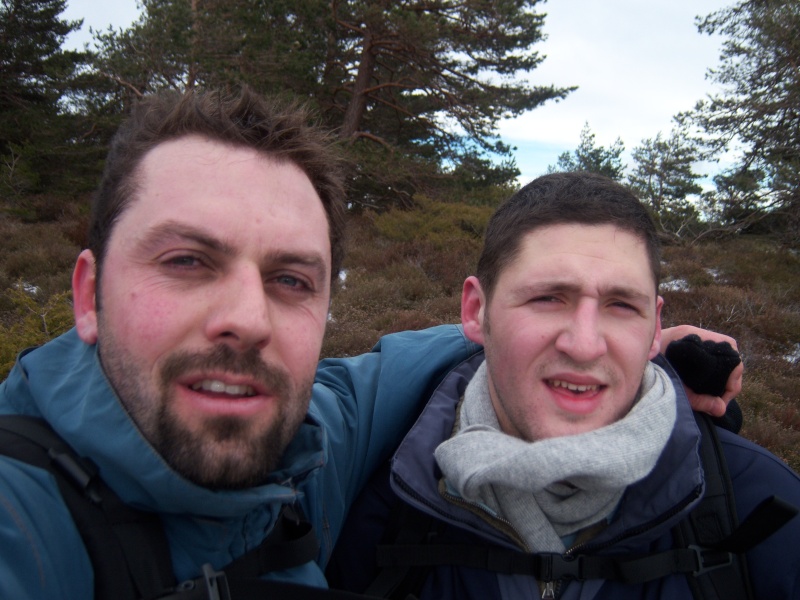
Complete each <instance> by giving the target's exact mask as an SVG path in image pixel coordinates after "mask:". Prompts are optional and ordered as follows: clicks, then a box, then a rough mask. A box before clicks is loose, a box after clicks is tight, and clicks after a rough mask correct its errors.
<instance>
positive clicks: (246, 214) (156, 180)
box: [112, 136, 330, 261]
mask: <svg viewBox="0 0 800 600" xmlns="http://www.w3.org/2000/svg"><path fill="white" fill-rule="evenodd" d="M134 179H135V190H134V193H133V197H132V199H131V202H130V204H129V205H128V206H127V207H126V209H125V210H124V212H123V213H122V215H121V216H120V219H119V221H118V223H117V225H116V226H115V228H114V231H113V233H112V245H113V240H114V238H118V237H120V236H131V235H133V236H136V235H144V234H145V233H146V232H147V231H148V230H150V229H152V228H155V227H159V226H160V224H162V223H164V222H171V223H180V224H183V225H186V226H189V227H194V228H198V229H205V230H210V231H213V232H214V233H215V235H218V236H219V237H220V238H222V239H226V240H227V239H236V240H237V243H238V244H244V245H246V244H253V243H257V244H271V245H286V246H302V247H303V248H306V249H309V250H313V251H318V252H323V253H324V254H325V255H326V256H327V257H328V261H329V256H330V242H329V238H328V226H327V217H326V214H325V210H324V208H323V206H322V202H321V200H320V199H319V196H318V195H317V193H316V190H315V189H314V187H313V185H312V183H311V181H310V180H309V178H308V177H307V176H306V175H305V173H304V172H303V171H302V170H301V169H300V168H299V167H297V166H296V165H294V164H293V163H291V162H288V161H278V160H275V159H274V158H271V157H269V156H267V155H265V154H263V153H260V152H258V151H256V150H255V149H252V148H245V147H238V146H231V145H228V144H223V143H220V142H215V141H210V140H207V139H205V138H201V137H197V136H188V137H184V138H179V139H176V140H170V141H167V142H164V143H162V144H159V145H158V146H156V147H155V148H153V149H152V150H150V151H149V152H148V153H147V154H145V156H144V157H143V159H142V161H141V163H140V165H139V167H138V168H137V170H136V173H135V174H134Z"/></svg>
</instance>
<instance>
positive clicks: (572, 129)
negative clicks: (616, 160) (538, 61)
mask: <svg viewBox="0 0 800 600" xmlns="http://www.w3.org/2000/svg"><path fill="white" fill-rule="evenodd" d="M728 4H730V1H724V0H693V1H691V2H690V1H687V0H649V1H648V2H641V1H639V0H605V1H604V2H597V0H550V2H548V3H546V4H544V5H543V7H542V10H543V11H544V12H546V13H547V17H546V18H545V25H544V30H545V32H546V33H547V34H548V38H549V39H548V40H547V41H545V42H544V43H543V44H542V45H541V46H540V47H539V48H538V50H539V52H540V53H542V54H545V55H547V58H546V59H545V60H544V62H543V63H542V65H541V66H540V67H539V68H538V69H537V70H536V71H534V72H533V73H532V74H531V80H532V81H533V82H534V83H537V84H540V85H547V84H550V83H553V84H555V85H559V86H570V85H578V86H579V89H578V90H576V91H575V92H573V93H572V94H570V95H569V96H568V97H567V98H566V99H565V100H563V101H562V102H558V103H548V104H546V105H545V106H543V107H540V108H538V109H536V110H533V111H531V112H529V113H527V114H525V115H522V116H520V117H518V118H516V119H513V120H509V121H506V122H504V123H503V124H502V125H501V135H502V137H503V139H504V141H506V142H508V143H510V144H511V145H516V146H519V147H520V151H519V152H518V153H517V163H518V165H519V167H520V170H521V171H522V172H523V175H522V178H521V179H522V180H523V181H527V180H529V179H531V178H533V177H535V176H537V175H539V174H541V173H542V172H544V170H545V169H546V167H547V165H549V164H554V163H555V161H556V158H557V157H558V154H560V153H561V152H564V151H569V150H573V149H574V148H576V147H577V145H578V142H579V138H580V131H581V128H582V127H583V124H584V123H585V122H588V123H589V126H590V127H591V129H592V132H593V133H594V134H595V135H596V139H597V143H599V144H601V145H604V146H609V145H611V144H612V143H613V142H614V140H616V139H617V138H618V137H620V138H622V140H623V142H624V143H625V146H626V148H627V149H628V150H630V149H631V148H633V147H635V146H637V145H638V144H639V143H640V142H641V141H642V140H643V139H645V138H652V137H655V135H656V134H657V133H658V132H659V131H661V132H663V133H665V134H666V133H668V132H669V130H670V129H671V128H672V121H671V120H672V117H673V115H675V114H676V113H678V112H680V111H683V110H688V109H690V108H692V107H693V106H694V104H695V102H696V101H697V100H700V99H701V98H703V97H705V95H706V94H708V93H710V92H711V91H712V87H711V84H710V82H708V81H706V79H705V73H706V71H707V69H708V68H710V67H714V66H716V65H717V64H718V59H719V50H720V45H721V40H720V38H718V37H710V36H707V35H701V34H700V33H699V32H698V31H697V28H696V26H695V23H694V19H695V17H696V16H705V15H707V14H709V13H711V12H714V11H716V10H719V9H720V8H723V7H725V6H726V5H728ZM537 144H542V145H544V146H545V147H546V148H550V149H553V150H554V151H553V152H552V154H550V155H549V157H548V158H545V159H544V161H542V158H543V155H544V154H545V152H532V148H533V147H534V146H536V145H537ZM523 148H524V149H525V151H523Z"/></svg>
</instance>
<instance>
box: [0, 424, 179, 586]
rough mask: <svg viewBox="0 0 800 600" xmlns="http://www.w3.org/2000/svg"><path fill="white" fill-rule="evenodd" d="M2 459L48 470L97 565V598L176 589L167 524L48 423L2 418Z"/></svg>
mask: <svg viewBox="0 0 800 600" xmlns="http://www.w3.org/2000/svg"><path fill="white" fill-rule="evenodd" d="M0 454H4V455H6V456H9V457H12V458H15V459H18V460H20V461H23V462H26V463H28V464H31V465H33V466H36V467H39V468H41V469H44V470H46V471H48V472H49V473H50V474H51V475H52V476H53V477H54V479H55V481H56V483H57V484H58V488H59V491H60V492H61V496H62V498H63V500H64V503H65V504H66V506H67V508H68V509H69V511H70V514H71V515H72V518H73V520H74V521H75V525H76V527H77V529H78V532H79V533H80V535H81V538H82V540H83V543H84V545H85V547H86V551H87V553H88V554H89V558H90V560H91V561H92V566H93V569H94V579H95V598H96V599H100V598H113V599H119V600H136V599H138V598H151V597H155V596H157V595H158V594H160V593H162V592H163V591H164V590H165V589H167V588H169V587H173V586H174V585H175V579H174V575H173V573H172V559H171V557H170V554H169V546H168V544H167V540H166V536H165V535H164V531H163V526H162V524H161V519H160V518H159V517H158V515H156V514H154V513H147V512H144V511H139V510H136V509H133V508H131V507H129V506H127V505H126V504H125V503H124V502H122V500H120V498H119V497H118V496H117V495H116V494H115V493H114V492H113V491H112V490H111V489H110V488H109V487H108V486H107V485H105V483H103V481H102V480H101V479H100V478H99V477H98V475H97V468H96V467H95V465H94V464H93V463H92V462H91V461H89V460H87V459H84V458H81V457H79V456H78V455H77V454H76V453H75V451H74V450H73V449H72V448H71V447H70V446H69V445H68V444H67V443H66V442H64V440H63V439H61V437H60V436H59V435H58V434H56V433H55V431H53V429H52V428H51V427H50V426H49V425H48V424H47V423H46V422H44V421H43V420H42V419H37V418H33V417H25V416H19V415H4V416H0Z"/></svg>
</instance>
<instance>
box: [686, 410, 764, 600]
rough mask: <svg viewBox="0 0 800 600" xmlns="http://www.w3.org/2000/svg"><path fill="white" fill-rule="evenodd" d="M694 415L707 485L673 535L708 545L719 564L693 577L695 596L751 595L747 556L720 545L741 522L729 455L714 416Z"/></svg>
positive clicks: (732, 599)
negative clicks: (727, 456) (727, 461)
mask: <svg viewBox="0 0 800 600" xmlns="http://www.w3.org/2000/svg"><path fill="white" fill-rule="evenodd" d="M694 417H695V420H696V421H697V427H698V428H699V429H700V459H701V461H702V464H703V473H704V478H705V486H706V489H705V493H704V494H703V497H702V498H701V500H700V502H699V503H698V504H697V506H696V507H695V508H694V509H693V510H692V512H691V513H690V514H689V516H688V517H687V518H686V519H683V520H682V521H681V522H680V523H678V524H677V525H676V526H675V528H674V529H673V535H674V537H675V541H676V544H677V545H679V546H684V547H688V548H691V547H699V548H704V549H705V550H706V553H707V555H708V562H709V564H713V565H716V567H717V568H714V569H711V570H708V571H705V572H703V573H701V574H698V575H697V576H695V577H689V586H690V587H691V588H692V594H693V596H694V597H695V598H697V599H701V598H722V599H725V600H728V599H730V600H736V599H742V600H746V599H751V598H753V592H752V587H751V584H750V577H749V574H748V571H747V561H746V560H745V559H744V556H741V555H740V554H734V553H732V552H728V551H726V550H722V549H721V548H719V546H718V544H719V542H721V541H722V540H724V539H725V538H727V537H728V536H730V535H731V533H733V531H734V530H735V529H736V528H737V527H738V526H739V520H738V517H737V515H736V500H735V498H734V496H733V483H732V482H731V480H730V475H729V474H728V466H727V463H726V461H725V455H724V453H723V451H722V447H721V446H720V442H719V437H718V435H717V431H716V428H715V427H714V425H713V424H712V422H711V420H710V419H709V418H708V417H707V416H706V415H704V414H700V413H694ZM709 553H713V554H709Z"/></svg>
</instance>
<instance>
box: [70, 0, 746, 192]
mask: <svg viewBox="0 0 800 600" xmlns="http://www.w3.org/2000/svg"><path fill="white" fill-rule="evenodd" d="M731 4H733V0H549V1H548V2H546V3H544V4H542V5H541V8H540V10H543V11H544V12H546V13H547V18H546V19H545V26H544V28H545V32H546V33H547V35H548V40H547V41H546V42H544V43H543V44H541V45H539V46H537V47H536V49H537V50H538V51H539V52H540V53H542V54H544V55H546V56H547V58H546V60H545V61H544V62H543V63H542V65H541V66H540V67H539V68H538V69H536V71H534V72H533V73H532V74H531V76H530V79H531V81H532V82H533V83H535V84H541V85H549V84H555V85H558V86H571V85H577V86H579V89H578V90H576V91H575V92H573V93H572V94H570V95H569V96H568V97H567V99H566V100H563V101H562V102H558V103H555V102H551V103H548V104H546V105H545V106H543V107H540V108H538V109H536V110H534V111H531V112H529V113H527V114H525V115H523V116H521V117H519V118H517V119H514V120H512V121H507V122H504V123H503V124H502V126H501V129H500V133H501V135H502V138H503V140H504V141H505V142H507V143H509V144H511V145H512V146H516V147H517V148H518V150H517V152H516V158H517V164H518V166H519V168H520V171H522V176H521V177H520V179H521V181H522V182H526V181H528V180H530V179H532V178H533V177H536V176H537V175H540V174H541V173H543V172H544V171H545V170H546V168H547V166H548V165H551V164H555V162H556V159H557V158H558V155H559V154H561V153H562V152H564V151H571V150H574V149H575V148H576V147H577V145H578V143H579V139H580V131H581V129H582V127H583V125H584V123H585V122H588V123H589V126H590V127H591V129H592V131H593V132H594V133H595V135H596V137H597V142H598V143H599V144H602V145H603V146H609V145H611V144H612V143H613V142H614V140H616V138H617V137H620V138H622V141H623V142H624V143H625V147H626V149H627V150H628V151H629V150H630V149H632V148H633V147H635V146H637V145H639V144H640V142H641V141H642V140H643V139H645V138H652V137H655V135H656V134H657V133H658V132H659V131H660V132H663V133H664V134H665V135H667V134H668V133H669V131H670V129H671V127H672V124H671V119H672V116H673V115H675V114H676V113H678V112H680V111H683V110H687V109H690V108H691V107H692V106H694V104H695V102H696V101H697V100H699V99H701V98H703V97H705V95H706V94H708V93H710V92H711V91H713V89H712V87H711V84H710V83H709V82H708V81H706V79H705V73H706V70H707V69H708V68H710V67H714V66H716V65H717V64H718V59H719V51H720V42H721V40H720V39H719V38H718V37H709V36H707V35H701V34H700V33H699V32H698V31H697V27H696V26H695V24H694V20H695V17H696V16H698V15H702V16H705V15H707V14H709V13H711V12H714V11H716V10H718V9H720V8H723V7H725V6H728V5H731ZM137 15H138V9H137V7H136V1H135V0H68V5H67V11H66V13H65V17H66V18H68V19H80V18H83V19H84V26H83V30H82V32H81V33H80V34H77V35H73V37H72V38H71V39H70V42H71V43H73V44H75V45H78V46H81V45H82V44H83V43H84V42H85V41H89V40H90V36H89V35H88V28H89V26H90V25H91V26H92V27H93V28H95V29H105V28H106V27H108V25H113V26H114V27H127V26H128V25H129V24H130V23H131V22H133V21H134V20H135V19H136V17H137Z"/></svg>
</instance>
